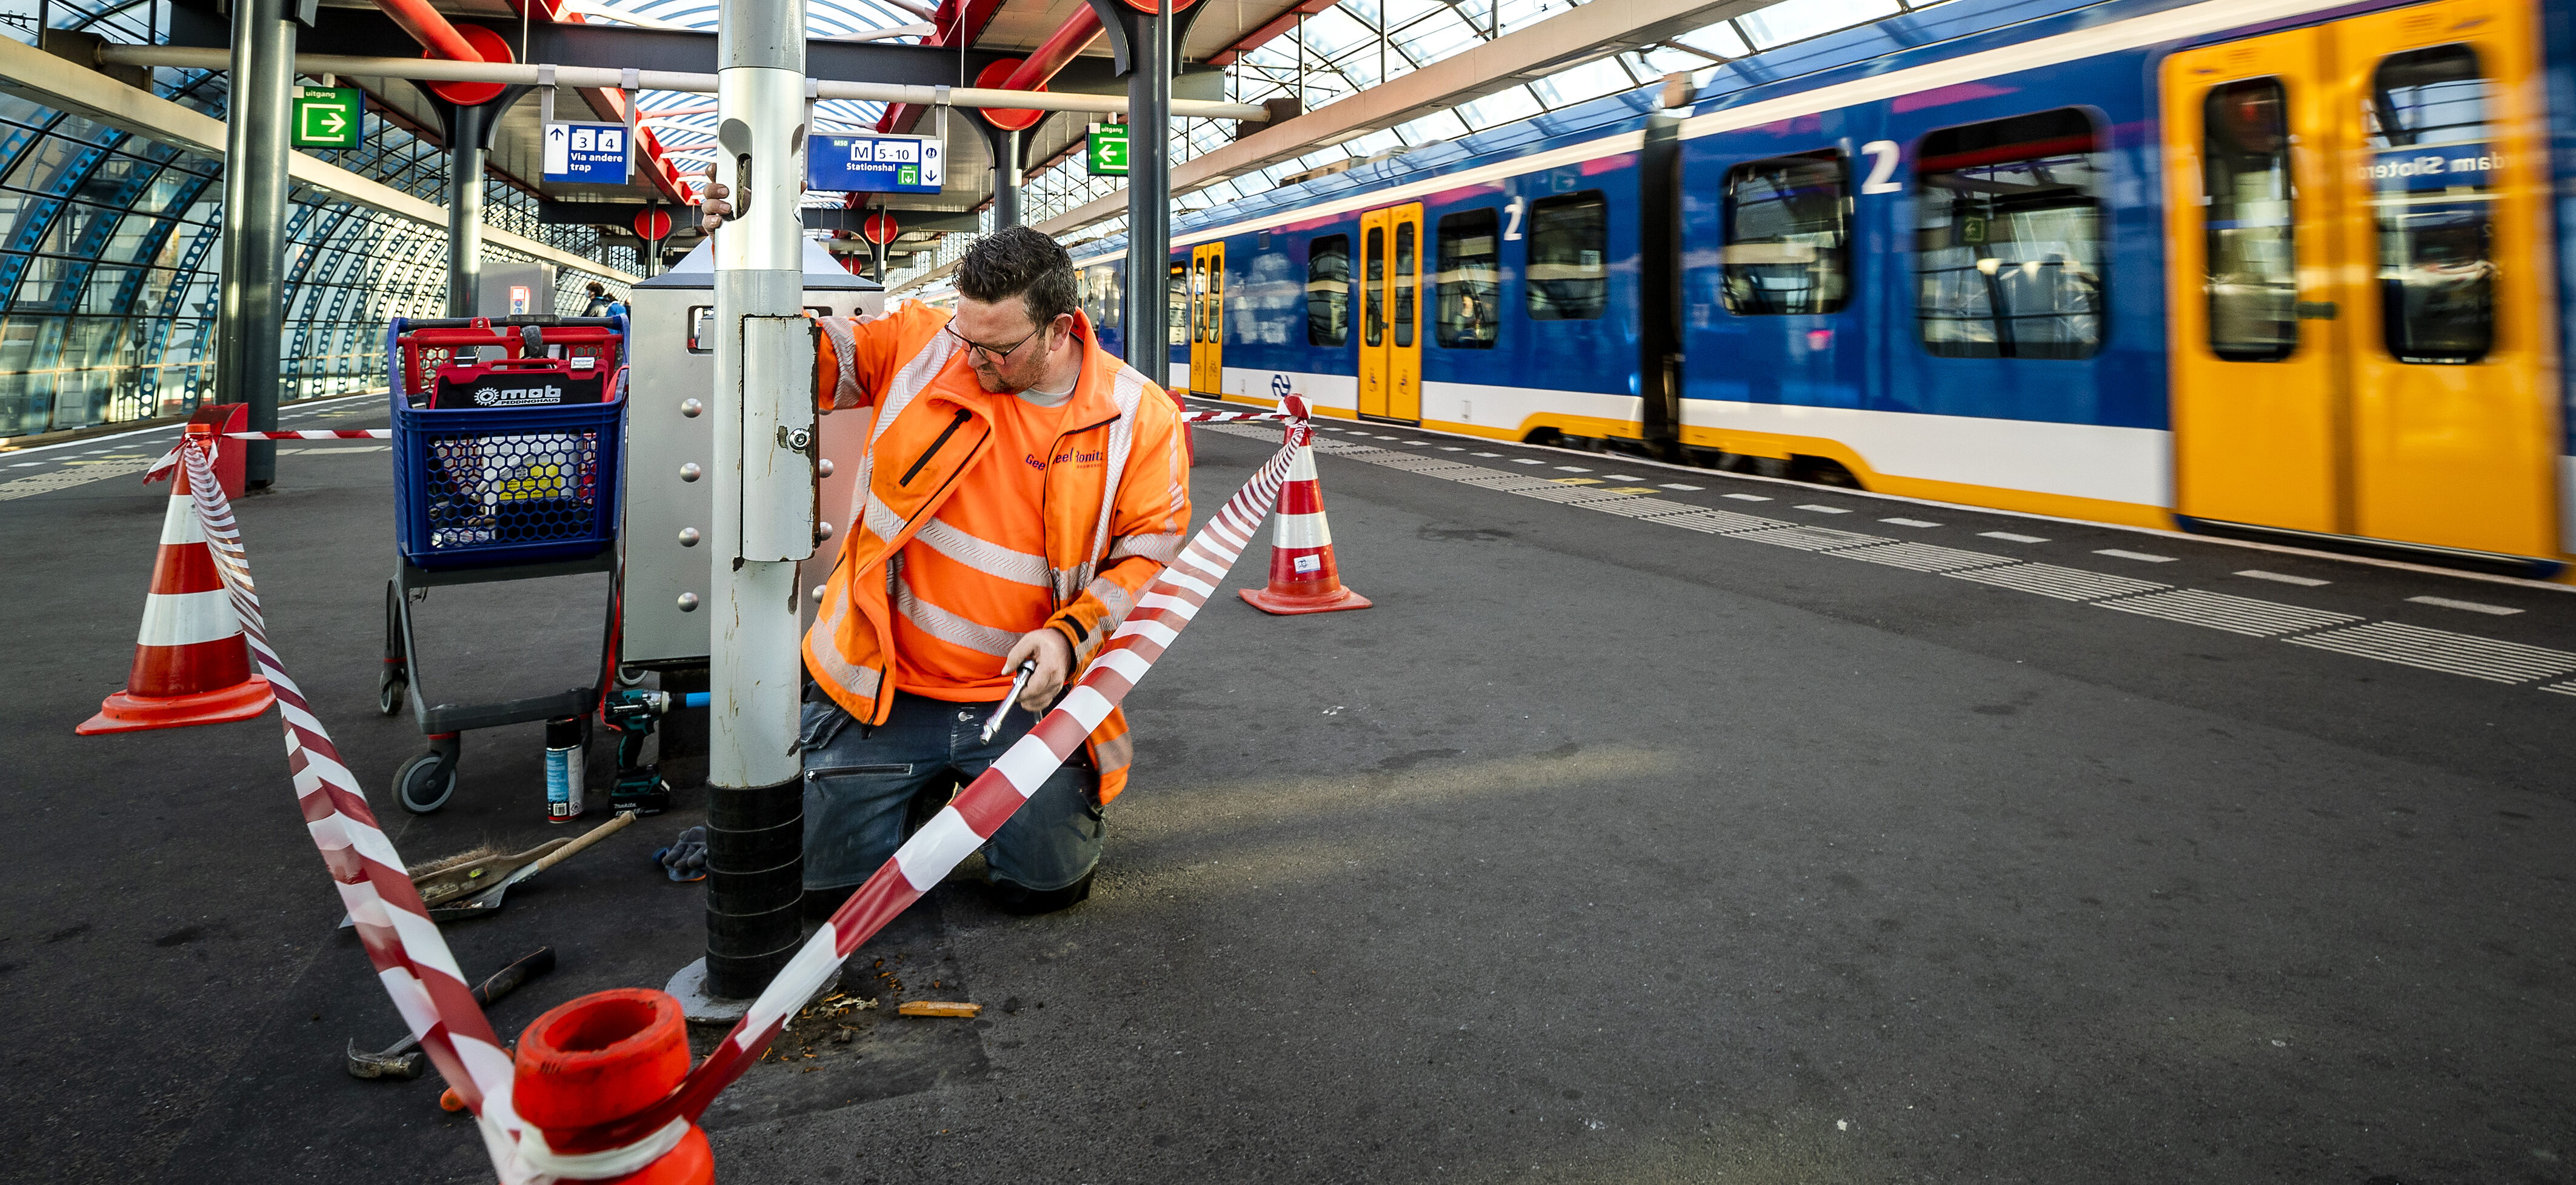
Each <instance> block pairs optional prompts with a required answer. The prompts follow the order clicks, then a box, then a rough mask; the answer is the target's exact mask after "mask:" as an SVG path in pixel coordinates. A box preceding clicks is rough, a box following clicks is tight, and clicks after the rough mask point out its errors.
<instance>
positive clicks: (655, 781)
mask: <svg viewBox="0 0 2576 1185" xmlns="http://www.w3.org/2000/svg"><path fill="white" fill-rule="evenodd" d="M707 698H708V696H707V693H706V692H703V691H693V692H689V693H688V694H686V695H684V696H681V697H680V698H679V706H681V707H685V708H703V707H705V706H707ZM671 707H672V695H671V693H670V692H667V691H645V690H642V689H640V688H634V689H622V690H618V691H612V692H610V693H609V696H608V706H607V708H606V709H605V710H604V711H603V712H602V713H601V714H602V715H603V716H605V717H606V718H607V720H608V724H609V726H610V727H612V728H615V729H616V730H617V778H616V780H615V781H614V782H612V783H610V785H609V788H608V809H609V812H610V813H611V814H616V813H619V812H623V811H634V812H635V813H637V814H641V815H658V814H661V813H662V812H663V811H665V810H668V809H670V806H671V784H670V783H668V782H665V781H663V780H662V771H661V766H660V763H658V762H656V763H651V764H647V763H646V762H645V760H644V742H645V741H646V740H647V739H649V738H650V737H652V735H653V726H654V725H656V724H659V723H661V721H662V714H663V713H665V712H668V711H670V710H671Z"/></svg>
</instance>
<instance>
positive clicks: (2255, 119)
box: [2201, 78, 2299, 362]
mask: <svg viewBox="0 0 2576 1185" xmlns="http://www.w3.org/2000/svg"><path fill="white" fill-rule="evenodd" d="M2288 107H2289V95H2288V94H2287V92H2285V91H2283V90H2282V89H2281V80H2280V79H2277V78H2248V79H2245V80H2244V81H2242V82H2231V83H2228V84H2226V85H2224V86H2217V87H2212V88H2210V91H2209V97H2208V98H2207V99H2205V100H2203V101H2202V105H2201V126H2202V127H2203V128H2204V129H2205V131H2204V137H2205V139H2206V140H2207V143H2206V144H2204V145H2203V146H2202V151H2201V159H2202V166H2201V167H2202V184H2203V187H2204V188H2205V190H2206V192H2207V197H2208V200H2207V202H2206V203H2204V205H2203V207H2202V217H2203V218H2205V219H2206V220H2207V222H2206V225H2205V227H2204V237H2205V239H2206V241H2207V243H2208V250H2209V258H2208V261H2207V274H2206V275H2204V276H2203V277H2202V279H2201V286H2202V289H2203V291H2205V292H2206V293H2207V294H2208V299H2209V349H2210V352H2211V353H2214V354H2216V355H2218V356H2219V357H2221V358H2225V359H2227V360H2229V361H2231V362H2278V361H2280V360H2281V359H2283V358H2287V357H2289V356H2290V355H2291V354H2292V353H2293V352H2295V351H2297V350H2298V348H2299V260H2298V253H2297V252H2296V251H2295V250H2294V249H2293V243H2292V238H2291V228H2292V221H2293V220H2292V217H2291V206H2292V203H2293V202H2294V201H2295V200H2296V195H2295V194H2294V193H2293V192H2292V189H2293V187H2292V185H2291V183H2290V119H2289V111H2288Z"/></svg>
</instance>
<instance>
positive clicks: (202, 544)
mask: <svg viewBox="0 0 2576 1185" xmlns="http://www.w3.org/2000/svg"><path fill="white" fill-rule="evenodd" d="M276 698H277V697H276V696H274V695H272V694H271V693H270V692H269V688H268V680H266V679H263V678H260V677H259V676H258V675H257V674H256V673H254V672H252V670H251V665H250V643H249V642H247V641H245V640H244V639H243V638H242V627H241V619H240V618H238V617H236V616H234V615H233V603H232V596H231V594H229V593H226V592H225V591H224V581H223V577H222V576H220V575H218V574H216V572H215V557H214V553H213V552H211V551H209V550H207V547H206V532H205V528H204V527H203V526H202V525H201V524H199V523H198V521H197V506H196V500H195V498H193V497H192V496H191V495H190V493H189V486H188V469H187V467H186V466H184V465H183V466H180V467H179V469H178V470H177V471H176V472H175V473H173V474H172V475H171V478H170V508H169V510H168V511H167V512H165V513H164V514H163V515H162V516H161V554H160V557H159V558H158V559H155V560H154V561H153V563H152V591H151V592H150V593H149V594H148V595H146V596H145V597H144V598H143V629H142V631H141V632H140V633H139V634H138V635H137V636H136V638H135V640H134V669H133V670H132V671H131V672H129V673H128V674H127V675H126V677H125V690H123V691H120V692H117V693H116V694H114V695H111V696H109V697H107V699H106V700H105V701H104V702H102V703H101V704H100V705H99V711H98V715H96V716H92V717H90V718H89V719H88V720H87V721H86V722H84V723H83V724H82V725H81V726H80V727H79V728H77V729H74V730H73V731H74V732H77V733H79V734H80V735H82V736H96V735H98V734H100V733H103V732H134V731H139V730H141V729H146V728H185V727H187V726H189V725H191V724H224V723H228V722H230V721H234V720H248V719H250V718H251V717H253V716H257V715H259V714H260V713H262V712H265V711H267V710H268V705H269V704H270V703H272V702H274V701H275V700H276Z"/></svg>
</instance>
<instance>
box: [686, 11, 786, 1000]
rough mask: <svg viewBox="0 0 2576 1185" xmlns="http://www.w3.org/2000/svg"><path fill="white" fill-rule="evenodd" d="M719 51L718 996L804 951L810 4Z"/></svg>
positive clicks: (713, 752)
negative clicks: (801, 582) (800, 602)
mask: <svg viewBox="0 0 2576 1185" xmlns="http://www.w3.org/2000/svg"><path fill="white" fill-rule="evenodd" d="M716 60H717V62H718V69H717V72H716V114H717V129H716V141H717V146H718V148H719V149H720V155H719V157H718V166H717V167H718V168H719V170H721V171H722V172H723V173H725V174H728V176H727V178H726V180H727V183H728V184H730V185H731V186H732V187H733V193H734V203H735V209H736V217H735V218H734V219H733V220H731V221H728V222H727V223H726V224H725V225H724V227H723V228H722V229H720V230H718V231H717V232H716V236H715V269H716V293H715V299H716V325H717V337H716V389H715V398H714V399H713V401H712V402H713V404H714V407H715V409H716V422H715V454H714V456H713V457H712V458H711V460H713V461H714V462H715V463H714V464H713V465H712V466H711V468H712V469H713V471H714V477H715V505H716V513H715V520H714V527H715V544H716V545H715V546H714V547H712V548H709V549H708V550H709V551H710V552H712V553H713V554H712V555H710V556H709V557H708V558H709V559H710V560H712V561H713V562H714V567H715V572H714V579H713V581H712V583H711V587H712V588H713V589H714V590H715V597H714V603H713V604H712V605H709V606H708V607H707V608H708V610H709V611H710V612H711V613H713V614H714V620H713V621H711V622H710V623H709V624H711V625H713V626H714V627H715V629H714V630H713V636H712V645H711V647H710V651H711V653H710V656H709V659H710V669H709V679H710V689H711V690H712V691H713V693H714V700H713V702H712V704H711V708H712V710H711V711H710V712H709V718H710V721H711V725H712V727H711V729H710V732H711V735H710V737H709V747H708V755H707V878H708V879H707V956H706V964H705V980H704V990H705V994H706V995H708V996H712V997H716V998H719V999H729V1000H747V999H749V998H750V997H752V996H756V995H758V994H759V992H760V989H761V988H763V987H764V986H766V985H767V984H768V983H769V981H770V979H771V977H773V976H775V975H776V974H777V973H778V969H779V968H780V967H783V966H785V965H786V964H787V960H788V958H789V957H790V956H791V955H793V954H794V953H795V950H796V945H797V939H798V937H799V935H800V931H801V927H800V924H799V923H800V919H799V916H798V902H799V901H800V900H801V899H802V897H803V895H804V836H805V817H804V804H805V797H804V788H803V785H802V780H801V779H802V773H803V770H802V767H801V765H800V763H799V761H798V759H797V756H796V752H795V744H796V712H797V701H798V699H799V693H800V691H801V690H802V683H803V680H802V670H801V668H802V665H803V660H802V659H801V658H800V657H799V655H798V651H797V641H798V634H799V631H798V629H797V616H796V610H797V598H798V595H799V593H798V589H797V587H796V562H797V561H798V560H802V559H804V558H806V557H808V556H811V555H812V554H814V511H813V506H814V461H813V456H814V454H813V445H812V441H813V432H814V404H813V402H812V400H811V399H810V397H809V396H808V394H807V393H808V392H809V391H810V390H811V389H812V387H813V377H812V376H813V369H814V346H813V340H812V337H811V335H810V331H809V329H808V326H807V324H806V321H805V317H804V315H803V310H802V308H801V306H800V300H799V298H800V297H801V296H802V294H803V289H804V251H803V247H804V243H803V242H802V235H803V230H804V226H803V221H802V216H801V215H800V214H799V213H798V212H797V205H796V202H797V193H798V190H800V189H801V188H802V185H801V184H800V183H801V181H802V180H803V178H804V176H805V160H804V139H805V136H804V120H805V101H806V93H805V3H804V0H722V6H721V8H720V10H719V16H718V23H717V26H716ZM682 974H683V976H684V977H685V976H686V975H687V972H683V973H682ZM675 994H677V993H675ZM682 998H683V999H686V998H687V996H686V995H683V997H682Z"/></svg>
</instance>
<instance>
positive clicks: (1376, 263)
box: [1360, 202, 1423, 421]
mask: <svg viewBox="0 0 2576 1185" xmlns="http://www.w3.org/2000/svg"><path fill="white" fill-rule="evenodd" d="M1422 306H1423V300H1422V203H1420V202H1413V203H1410V204H1408V205H1402V206H1394V207H1390V208H1388V209H1384V210H1371V211H1369V212H1368V213H1366V214H1362V215H1360V414H1361V415H1364V416H1376V417H1380V418H1383V419H1390V420H1414V421H1419V420H1420V419H1422Z"/></svg>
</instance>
